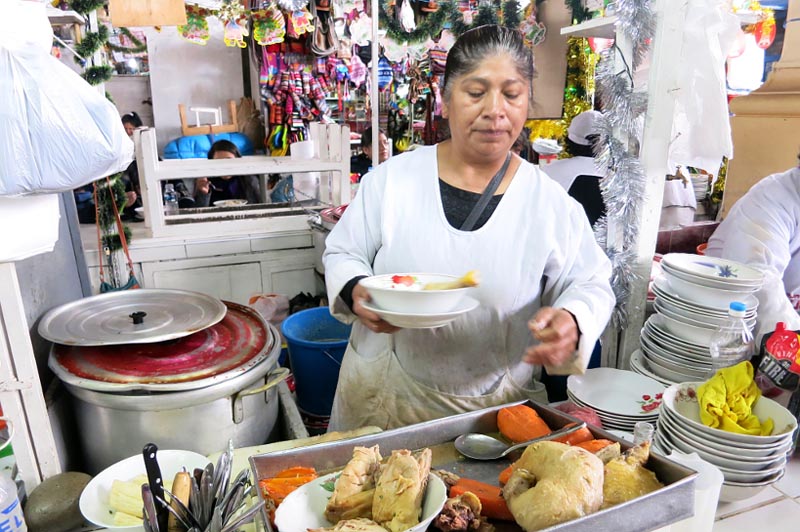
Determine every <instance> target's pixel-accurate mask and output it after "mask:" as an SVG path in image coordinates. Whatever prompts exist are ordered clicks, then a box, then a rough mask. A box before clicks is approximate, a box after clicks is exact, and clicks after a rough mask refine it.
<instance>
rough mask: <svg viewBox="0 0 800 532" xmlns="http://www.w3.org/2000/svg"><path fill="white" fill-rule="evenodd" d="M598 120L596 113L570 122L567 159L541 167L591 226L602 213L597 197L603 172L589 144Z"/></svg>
mask: <svg viewBox="0 0 800 532" xmlns="http://www.w3.org/2000/svg"><path fill="white" fill-rule="evenodd" d="M600 116H602V115H601V114H600V113H599V112H597V111H584V112H582V113H580V114H579V115H577V116H576V117H575V118H573V119H572V122H571V123H570V125H569V128H568V129H567V153H569V154H570V155H571V157H570V158H569V159H559V160H557V161H553V162H552V163H550V164H548V165H543V166H541V169H542V170H543V171H544V172H545V173H546V174H547V175H548V176H550V178H551V179H553V180H554V181H556V182H557V183H558V184H559V185H561V186H562V187H564V190H566V191H567V193H568V194H569V195H570V196H572V197H573V198H574V199H575V200H577V201H578V203H580V204H581V205H582V206H583V210H584V211H585V212H586V216H587V217H588V218H589V223H590V224H591V225H592V226H594V224H595V222H596V221H597V220H598V219H600V218H602V217H603V216H605V213H606V206H605V202H604V201H603V196H602V194H601V193H600V179H601V178H602V177H603V176H604V172H603V170H602V169H600V168H598V167H597V165H596V163H595V159H594V154H593V153H592V142H593V140H594V138H595V136H596V135H597V132H596V131H595V124H596V122H597V120H598V118H599V117H600Z"/></svg>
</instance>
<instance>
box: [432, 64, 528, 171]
mask: <svg viewBox="0 0 800 532" xmlns="http://www.w3.org/2000/svg"><path fill="white" fill-rule="evenodd" d="M450 83H452V85H451V86H450V87H449V89H450V95H449V97H448V98H447V100H445V102H444V107H443V115H444V117H445V118H447V119H449V122H450V135H451V137H452V140H453V146H454V147H455V148H456V149H457V150H458V151H460V152H462V153H464V154H466V155H467V157H468V158H471V159H472V158H478V159H491V158H498V159H499V158H501V157H505V155H506V153H508V150H509V149H510V148H511V146H512V145H513V144H514V141H515V140H516V139H517V137H518V136H519V134H520V132H521V131H522V128H523V126H524V125H525V120H527V118H528V99H529V96H528V95H529V87H530V80H528V79H525V78H523V77H522V75H521V74H520V73H519V72H518V71H517V68H516V66H515V65H514V62H513V61H512V59H511V56H509V55H508V54H501V55H498V56H493V57H490V58H487V59H484V60H483V61H482V62H480V63H479V64H478V66H477V67H476V68H475V69H474V70H473V71H472V72H469V73H467V74H464V75H462V76H459V77H457V78H455V79H453V80H452V81H449V82H448V84H450Z"/></svg>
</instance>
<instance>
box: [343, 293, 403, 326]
mask: <svg viewBox="0 0 800 532" xmlns="http://www.w3.org/2000/svg"><path fill="white" fill-rule="evenodd" d="M371 300H372V298H371V297H370V295H369V292H368V291H367V289H366V288H364V287H363V286H361V284H356V286H355V287H354V288H353V312H354V313H355V315H356V316H358V319H359V321H361V323H363V324H364V325H366V326H367V328H368V329H369V330H370V331H372V332H377V333H386V334H391V333H393V332H395V331H399V330H400V327H395V326H394V325H391V324H389V323H387V322H385V321H384V320H383V319H381V317H380V316H378V315H377V314H375V313H374V312H372V311H371V310H367V309H365V308H364V306H363V305H362V304H361V303H362V302H363V301H371Z"/></svg>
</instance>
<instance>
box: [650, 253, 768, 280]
mask: <svg viewBox="0 0 800 532" xmlns="http://www.w3.org/2000/svg"><path fill="white" fill-rule="evenodd" d="M661 262H662V264H663V265H666V266H667V267H670V268H674V269H676V270H679V271H682V272H685V273H688V274H691V275H696V276H699V277H702V278H706V279H715V280H721V281H725V282H726V283H730V284H731V285H754V284H755V285H761V283H762V282H763V281H764V275H763V274H762V273H761V272H760V271H758V270H756V269H755V268H751V267H749V266H747V265H745V264H742V263H740V262H736V261H732V260H726V259H720V258H717V257H710V256H706V255H692V254H689V253H667V254H666V255H664V256H663V257H662V259H661Z"/></svg>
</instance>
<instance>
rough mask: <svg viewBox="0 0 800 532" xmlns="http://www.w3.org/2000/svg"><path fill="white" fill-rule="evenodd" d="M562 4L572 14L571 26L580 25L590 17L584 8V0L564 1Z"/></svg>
mask: <svg viewBox="0 0 800 532" xmlns="http://www.w3.org/2000/svg"><path fill="white" fill-rule="evenodd" d="M564 4H566V6H567V8H568V9H569V10H570V12H571V13H572V23H573V24H580V23H581V22H583V21H584V20H588V19H589V18H590V17H591V13H589V10H588V9H586V7H585V6H584V0H564Z"/></svg>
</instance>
